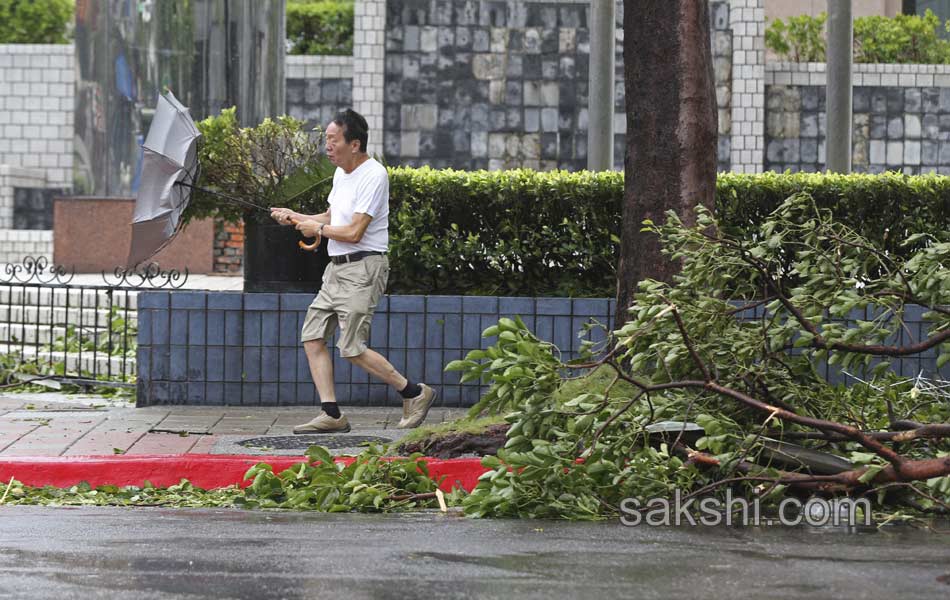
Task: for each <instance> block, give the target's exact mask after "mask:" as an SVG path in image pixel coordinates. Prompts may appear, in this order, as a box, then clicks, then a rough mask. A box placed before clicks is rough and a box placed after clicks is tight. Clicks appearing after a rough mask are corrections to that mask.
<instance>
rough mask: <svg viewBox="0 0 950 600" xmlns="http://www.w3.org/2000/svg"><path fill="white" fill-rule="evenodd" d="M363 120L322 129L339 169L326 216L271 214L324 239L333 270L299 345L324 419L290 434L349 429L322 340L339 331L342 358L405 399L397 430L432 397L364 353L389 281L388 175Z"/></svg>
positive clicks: (413, 423)
mask: <svg viewBox="0 0 950 600" xmlns="http://www.w3.org/2000/svg"><path fill="white" fill-rule="evenodd" d="M367 138H368V126H367V124H366V119H364V118H363V117H362V116H360V115H359V114H358V113H356V112H355V111H353V110H349V109H348V110H345V111H343V112H341V113H339V114H337V115H336V116H335V117H334V118H333V121H332V122H331V123H330V124H329V125H328V126H327V129H326V151H327V158H329V159H330V162H332V163H333V164H335V165H336V166H337V169H336V173H335V174H334V175H333V188H332V190H331V191H330V197H329V202H330V206H329V208H328V209H327V211H326V212H325V213H321V214H318V215H304V214H301V213H298V212H294V211H292V210H290V209H288V208H272V209H271V217H273V218H274V220H276V221H277V222H278V223H280V224H282V225H290V224H295V225H296V228H297V229H298V230H299V231H300V232H301V233H302V234H303V235H304V236H306V237H313V238H317V242H319V241H320V240H321V238H327V239H328V240H329V242H328V245H327V249H328V251H329V254H330V261H331V262H330V264H329V265H328V266H327V269H326V272H325V273H324V275H323V285H322V286H321V287H320V293H319V294H317V297H316V298H315V299H314V301H313V303H312V304H311V305H310V308H309V309H308V310H307V317H306V320H305V321H304V325H303V330H302V332H301V339H302V341H303V347H304V352H305V353H306V355H307V361H308V362H309V364H310V374H311V376H312V377H313V383H314V385H315V386H316V388H317V393H318V394H319V396H320V407H321V409H322V411H321V413H320V414H319V415H318V416H317V417H316V418H315V419H313V420H312V421H310V422H308V423H304V424H303V425H298V426H297V427H294V433H298V434H301V433H338V432H346V431H349V430H350V424H349V422H348V421H347V419H346V415H344V414H343V413H341V412H340V409H339V407H338V406H337V402H336V393H335V390H334V386H333V362H332V360H331V358H330V351H329V350H328V348H327V343H326V341H327V340H328V339H329V338H330V336H331V335H333V332H334V331H335V330H336V328H337V325H339V328H340V335H339V339H338V340H337V348H338V349H339V351H340V356H342V357H343V358H345V359H347V360H348V361H350V362H351V363H353V364H355V365H357V366H358V367H360V368H362V369H363V370H365V371H367V372H368V373H369V374H371V375H373V376H374V377H376V378H378V379H382V380H383V381H385V382H386V383H388V384H389V385H391V386H393V388H395V389H396V391H398V392H399V394H400V395H401V396H402V398H403V403H402V413H403V417H402V420H400V421H399V425H398V427H401V428H411V427H417V426H418V425H419V424H420V423H422V421H424V420H425V418H426V415H427V414H428V412H429V408H430V407H431V406H432V402H433V400H434V399H435V391H434V390H433V389H432V388H430V387H429V386H427V385H425V384H424V383H413V382H412V381H409V380H408V379H407V378H406V377H404V376H403V375H402V374H401V373H399V371H397V370H396V369H395V367H393V366H392V364H390V362H389V361H388V360H386V358H385V357H384V356H383V355H381V354H379V353H378V352H375V351H374V350H371V349H370V348H368V347H367V345H366V342H367V340H368V339H369V332H370V323H371V321H372V319H373V311H375V309H376V305H377V303H378V302H379V298H380V296H382V295H383V292H385V290H386V281H387V279H388V277H389V258H388V257H387V256H386V254H385V253H386V250H388V248H389V175H388V173H387V172H386V168H385V167H383V166H382V165H381V164H379V162H377V161H376V160H375V159H373V158H371V157H370V156H369V155H368V154H367V153H366V141H367Z"/></svg>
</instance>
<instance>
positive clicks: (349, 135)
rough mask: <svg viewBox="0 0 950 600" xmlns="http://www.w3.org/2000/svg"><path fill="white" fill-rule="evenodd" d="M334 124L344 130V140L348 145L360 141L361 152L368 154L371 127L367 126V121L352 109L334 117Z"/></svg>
mask: <svg viewBox="0 0 950 600" xmlns="http://www.w3.org/2000/svg"><path fill="white" fill-rule="evenodd" d="M333 122H334V123H336V124H337V125H338V126H340V127H342V128H343V139H344V140H346V142H347V143H350V142H352V141H353V140H359V141H360V152H366V140H367V138H368V137H369V125H367V124H366V119H364V118H363V116H362V115H361V114H360V113H358V112H356V111H355V110H353V109H352V108H348V109H346V110H344V111H343V112H338V113H337V114H336V116H335V117H333Z"/></svg>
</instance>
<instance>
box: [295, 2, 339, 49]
mask: <svg viewBox="0 0 950 600" xmlns="http://www.w3.org/2000/svg"><path fill="white" fill-rule="evenodd" d="M287 45H288V50H287V52H288V54H341V55H350V54H353V0H320V1H317V2H313V1H307V0H291V1H290V2H288V3H287Z"/></svg>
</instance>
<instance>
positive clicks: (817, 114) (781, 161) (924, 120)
mask: <svg viewBox="0 0 950 600" xmlns="http://www.w3.org/2000/svg"><path fill="white" fill-rule="evenodd" d="M766 83H767V86H768V87H767V102H766V128H765V133H766V153H765V157H764V158H765V168H766V169H768V170H773V171H784V170H791V171H821V170H824V168H825V134H826V132H825V118H826V115H825V84H826V73H825V64H824V63H808V64H798V63H775V64H770V65H768V69H767V71H766ZM853 83H854V90H853V102H852V105H853V122H852V128H853V129H852V169H853V170H854V171H856V172H869V173H881V172H883V171H885V170H891V171H895V170H896V171H903V172H904V173H908V174H916V173H927V172H937V173H940V174H944V175H950V65H866V64H857V65H854V75H853Z"/></svg>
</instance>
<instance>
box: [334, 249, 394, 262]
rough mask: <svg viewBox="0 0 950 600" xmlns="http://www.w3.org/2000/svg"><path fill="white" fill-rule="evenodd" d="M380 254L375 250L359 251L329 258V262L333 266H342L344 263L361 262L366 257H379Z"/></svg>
mask: <svg viewBox="0 0 950 600" xmlns="http://www.w3.org/2000/svg"><path fill="white" fill-rule="evenodd" d="M381 254H382V252H379V251H376V250H361V251H359V252H353V253H352V254H341V255H339V256H331V257H330V260H331V261H332V262H333V264H335V265H344V264H346V263H351V262H356V261H358V260H363V259H364V258H366V257H367V256H379V255H381Z"/></svg>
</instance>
